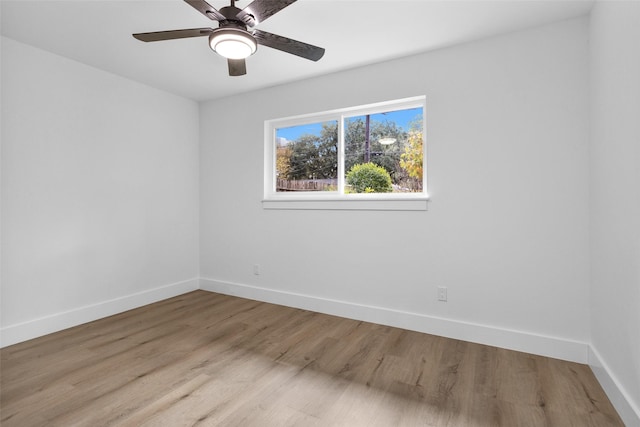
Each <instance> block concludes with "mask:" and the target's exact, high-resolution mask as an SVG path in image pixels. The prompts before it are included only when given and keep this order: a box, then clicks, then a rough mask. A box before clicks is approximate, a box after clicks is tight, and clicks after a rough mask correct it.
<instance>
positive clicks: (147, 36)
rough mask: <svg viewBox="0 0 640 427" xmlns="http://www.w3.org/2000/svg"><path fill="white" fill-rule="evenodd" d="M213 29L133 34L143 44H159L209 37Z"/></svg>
mask: <svg viewBox="0 0 640 427" xmlns="http://www.w3.org/2000/svg"><path fill="white" fill-rule="evenodd" d="M212 31H213V29H212V28H191V29H188V30H171V31H156V32H153V33H138V34H133V37H135V38H137V39H138V40H141V41H143V42H158V41H162V40H173V39H185V38H188V37H201V36H208V35H209V34H211V32H212Z"/></svg>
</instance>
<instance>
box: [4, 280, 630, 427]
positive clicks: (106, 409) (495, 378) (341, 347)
mask: <svg viewBox="0 0 640 427" xmlns="http://www.w3.org/2000/svg"><path fill="white" fill-rule="evenodd" d="M0 358H1V365H0V424H1V425H2V426H3V427H14V426H19V427H31V426H34V427H37V426H64V427H67V426H90V427H96V426H122V427H139V426H171V427H176V426H177V427H180V426H242V427H246V426H260V427H269V426H278V427H280V426H305V427H309V426H349V427H353V426H367V427H368V426H385V427H387V426H437V427H446V426H451V427H487V426H534V427H535V426H561V427H565V426H580V427H583V426H593V427H608V426H622V425H623V424H622V421H621V420H620V418H619V417H618V415H617V413H616V412H615V410H614V409H613V407H612V405H611V403H610V402H609V400H608V399H607V396H606V395H605V394H604V391H603V390H602V388H601V387H600V385H599V384H598V382H597V380H596V379H595V377H594V375H593V373H592V372H591V370H590V369H589V367H588V366H586V365H580V364H576V363H570V362H564V361H560V360H556V359H549V358H544V357H540V356H534V355H530V354H526V353H519V352H515V351H509V350H504V349H499V348H495V347H489V346H483V345H479V344H473V343H469V342H464V341H458V340H451V339H447V338H442V337H436V336H432V335H427V334H421V333H418V332H414V331H407V330H402V329H397V328H392V327H388V326H382V325H376V324H372V323H367V322H361V321H356V320H350V319H344V318H340V317H336V316H329V315H323V314H319V313H314V312H310V311H306V310H298V309H293V308H289V307H283V306H277V305H273V304H267V303H262V302H258V301H252V300H247V299H242V298H236V297H231V296H225V295H220V294H215V293H210V292H204V291H195V292H191V293H188V294H185V295H181V296H179V297H176V298H171V299H168V300H165V301H161V302H159V303H156V304H151V305H149V306H145V307H141V308H139V309H135V310H131V311H128V312H125V313H121V314H118V315H115V316H111V317H108V318H105V319H101V320H98V321H95V322H91V323H88V324H85V325H81V326H78V327H75V328H71V329H68V330H65V331H60V332H58V333H55V334H51V335H48V336H45V337H41V338H38V339H35V340H31V341H28V342H24V343H20V344H16V345H14V346H10V347H7V348H4V349H1V350H0Z"/></svg>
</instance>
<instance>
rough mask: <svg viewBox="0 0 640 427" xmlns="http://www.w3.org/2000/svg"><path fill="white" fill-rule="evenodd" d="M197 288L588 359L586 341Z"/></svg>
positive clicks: (243, 288)
mask: <svg viewBox="0 0 640 427" xmlns="http://www.w3.org/2000/svg"><path fill="white" fill-rule="evenodd" d="M200 289H202V290H205V291H211V292H217V293H221V294H226V295H233V296H239V297H243V298H249V299H254V300H258V301H264V302H269V303H273V304H279V305H285V306H289V307H295V308H301V309H305V310H311V311H316V312H320V313H325V314H332V315H335V316H341V317H347V318H350V319H356V320H363V321H367V322H373V323H379V324H382V325H388V326H394V327H398V328H403V329H409V330H413V331H418V332H424V333H428V334H433V335H438V336H443V337H447V338H453V339H458V340H463V341H470V342H475V343H479V344H485V345H491V346H495V347H501V348H506V349H509V350H516V351H522V352H526V353H531V354H537V355H541V356H547V357H553V358H556V359H562V360H569V361H572V362H577V363H583V364H584V363H587V360H588V359H587V358H588V355H587V352H588V344H587V343H584V342H578V341H571V340H566V339H562V338H558V337H552V336H547V335H541V334H535V333H531V332H524V331H517V330H510V329H505V328H498V327H493V326H487V325H481V324H477V323H469V322H463V321H459V320H454V319H446V318H442V317H436V316H428V315H424V314H419V313H411V312H406V311H399V310H393V309H389V308H384V307H375V306H369V305H362V304H356V303H352V302H347V301H338V300H332V299H327V298H319V297H314V296H311V295H303V294H297V293H292V292H283V291H278V290H275V289H266V288H259V287H255V286H249V285H241V284H237V283H230V282H224V281H219V280H212V279H203V278H201V279H200Z"/></svg>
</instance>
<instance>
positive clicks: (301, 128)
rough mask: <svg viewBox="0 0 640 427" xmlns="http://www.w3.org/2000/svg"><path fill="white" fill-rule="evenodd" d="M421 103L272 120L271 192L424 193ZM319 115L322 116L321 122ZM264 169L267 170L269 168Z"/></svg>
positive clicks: (422, 113) (422, 102) (340, 193)
mask: <svg viewBox="0 0 640 427" xmlns="http://www.w3.org/2000/svg"><path fill="white" fill-rule="evenodd" d="M423 104H424V99H423V98H420V99H418V100H416V99H412V100H411V102H407V101H404V102H400V101H399V102H397V103H385V104H384V105H376V106H374V107H372V106H365V107H361V108H355V109H349V110H347V111H342V112H338V113H336V114H334V116H336V117H335V118H331V119H327V116H331V114H328V113H322V114H318V118H321V119H318V118H314V116H313V115H310V116H307V117H305V118H302V119H300V118H295V119H291V120H287V119H283V120H281V121H274V123H272V126H271V127H270V128H269V130H270V132H271V135H273V137H274V139H275V140H272V141H271V142H270V144H272V147H273V152H272V156H271V159H272V160H271V166H270V167H271V168H272V169H273V175H274V182H273V183H272V184H273V185H271V189H272V191H273V192H275V193H282V194H283V195H285V194H284V193H298V194H312V193H316V194H320V193H322V194H336V195H350V194H359V193H369V194H371V193H372V194H377V195H384V194H390V195H392V194H405V195H407V194H411V193H419V194H424V183H425V179H424V168H423V165H424V162H425V158H424V156H425V147H424V105H423ZM320 116H322V117H320ZM268 166H269V165H268Z"/></svg>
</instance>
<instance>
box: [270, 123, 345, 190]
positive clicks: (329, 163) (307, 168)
mask: <svg viewBox="0 0 640 427" xmlns="http://www.w3.org/2000/svg"><path fill="white" fill-rule="evenodd" d="M275 148H276V191H336V190H337V186H338V122H337V121H336V120H333V121H328V122H320V123H311V124H304V125H300V126H292V127H284V128H278V129H276V147H275Z"/></svg>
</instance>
